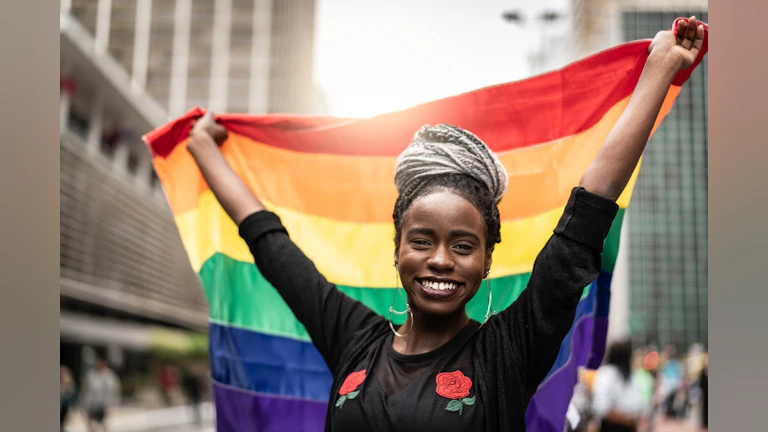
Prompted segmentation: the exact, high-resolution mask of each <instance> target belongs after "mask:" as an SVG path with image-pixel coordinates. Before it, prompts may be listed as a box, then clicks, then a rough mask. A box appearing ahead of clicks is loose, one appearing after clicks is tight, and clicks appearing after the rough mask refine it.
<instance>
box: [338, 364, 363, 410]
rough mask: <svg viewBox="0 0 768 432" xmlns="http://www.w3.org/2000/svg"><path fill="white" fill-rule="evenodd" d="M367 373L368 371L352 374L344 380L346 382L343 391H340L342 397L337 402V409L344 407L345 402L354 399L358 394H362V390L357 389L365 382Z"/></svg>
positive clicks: (342, 387) (343, 384) (342, 385)
mask: <svg viewBox="0 0 768 432" xmlns="http://www.w3.org/2000/svg"><path fill="white" fill-rule="evenodd" d="M365 372H366V369H363V370H361V371H357V372H352V373H351V374H349V376H348V377H347V378H346V379H345V380H344V382H343V383H342V384H341V389H339V396H341V397H340V398H339V400H337V401H336V407H338V408H341V407H343V406H344V402H346V401H347V399H354V398H356V397H357V395H358V394H360V390H356V389H357V387H358V386H359V385H360V384H362V383H363V381H365Z"/></svg>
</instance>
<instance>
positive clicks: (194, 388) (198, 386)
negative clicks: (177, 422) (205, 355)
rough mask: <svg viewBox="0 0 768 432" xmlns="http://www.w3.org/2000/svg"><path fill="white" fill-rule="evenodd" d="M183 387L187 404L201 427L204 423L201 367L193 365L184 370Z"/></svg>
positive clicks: (194, 419)
mask: <svg viewBox="0 0 768 432" xmlns="http://www.w3.org/2000/svg"><path fill="white" fill-rule="evenodd" d="M183 373H184V375H183V377H182V381H181V385H182V388H183V389H184V393H185V396H186V398H187V403H188V404H189V407H190V408H191V410H192V417H193V421H194V423H195V424H196V425H199V424H200V423H201V421H202V417H201V414H200V402H201V399H202V393H203V392H202V390H203V379H202V373H201V371H200V367H199V366H198V365H197V364H192V365H190V366H189V367H187V368H186V369H184V372H183Z"/></svg>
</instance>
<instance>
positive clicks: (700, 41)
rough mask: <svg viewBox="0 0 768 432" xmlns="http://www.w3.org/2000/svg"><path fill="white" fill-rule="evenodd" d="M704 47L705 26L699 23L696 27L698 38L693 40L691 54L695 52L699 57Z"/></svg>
mask: <svg viewBox="0 0 768 432" xmlns="http://www.w3.org/2000/svg"><path fill="white" fill-rule="evenodd" d="M703 47H704V26H703V25H701V24H699V27H698V28H697V29H696V40H695V41H693V47H691V54H693V55H694V56H695V57H698V56H699V53H700V52H701V49H702V48H703Z"/></svg>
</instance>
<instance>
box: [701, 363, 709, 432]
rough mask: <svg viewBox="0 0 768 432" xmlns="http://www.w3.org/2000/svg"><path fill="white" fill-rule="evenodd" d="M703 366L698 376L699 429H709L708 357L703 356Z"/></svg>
mask: <svg viewBox="0 0 768 432" xmlns="http://www.w3.org/2000/svg"><path fill="white" fill-rule="evenodd" d="M703 357H704V360H703V363H704V364H703V365H702V368H701V374H700V375H699V387H700V388H701V396H700V401H701V427H702V428H703V429H709V356H708V355H707V354H704V355H703Z"/></svg>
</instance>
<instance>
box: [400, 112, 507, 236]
mask: <svg viewBox="0 0 768 432" xmlns="http://www.w3.org/2000/svg"><path fill="white" fill-rule="evenodd" d="M507 184H508V177H507V171H506V170H505V169H504V166H503V165H502V164H501V162H499V160H498V158H496V156H495V155H494V154H493V153H492V152H491V150H490V149H489V148H488V146H487V145H485V143H484V142H482V141H481V140H480V139H479V138H478V137H476V136H475V135H474V134H472V133H471V132H468V131H466V130H463V129H460V128H458V127H456V126H452V125H447V124H441V125H437V126H432V127H430V126H429V125H426V126H423V127H422V128H421V129H419V131H418V132H416V134H415V135H414V136H413V141H412V142H411V144H410V145H409V146H408V148H407V149H405V151H403V153H401V154H400V156H399V157H398V158H397V165H396V167H395V186H396V187H397V191H398V193H399V196H398V197H397V201H396V202H395V210H394V213H393V215H392V216H393V218H394V221H395V245H397V246H399V245H400V235H401V233H402V225H403V219H404V217H405V213H406V212H407V211H408V209H409V208H410V207H411V205H412V204H413V202H414V201H415V200H416V199H417V198H419V197H422V196H424V195H428V194H430V193H432V192H435V191H438V190H441V189H449V190H451V191H452V192H455V193H456V194H458V195H459V196H461V197H462V198H464V199H466V200H467V201H469V202H470V203H472V205H474V206H475V207H476V208H477V209H478V210H479V211H480V214H481V215H482V216H483V219H484V221H485V227H486V243H485V244H486V248H487V249H493V247H494V245H495V244H496V243H499V242H501V222H500V218H499V207H498V203H499V202H500V201H501V198H502V196H504V192H506V190H507Z"/></svg>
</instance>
